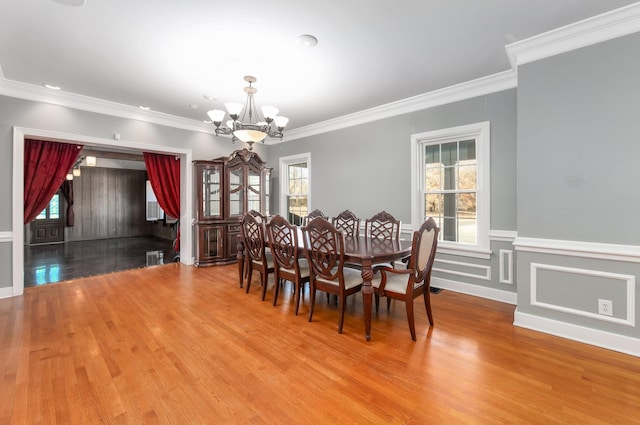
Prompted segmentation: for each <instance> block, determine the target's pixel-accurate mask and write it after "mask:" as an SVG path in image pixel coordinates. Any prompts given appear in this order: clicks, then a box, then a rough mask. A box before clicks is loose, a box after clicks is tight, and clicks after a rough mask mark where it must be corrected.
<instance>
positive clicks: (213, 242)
mask: <svg viewBox="0 0 640 425" xmlns="http://www.w3.org/2000/svg"><path fill="white" fill-rule="evenodd" d="M201 232H202V234H201V236H200V237H201V240H202V243H203V245H202V248H203V251H202V259H210V258H216V257H220V256H221V255H222V228H221V227H219V226H212V227H205V228H202V229H201Z"/></svg>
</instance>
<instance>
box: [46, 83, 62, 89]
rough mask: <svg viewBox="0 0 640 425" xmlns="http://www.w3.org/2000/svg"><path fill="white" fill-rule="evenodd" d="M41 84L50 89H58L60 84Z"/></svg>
mask: <svg viewBox="0 0 640 425" xmlns="http://www.w3.org/2000/svg"><path fill="white" fill-rule="evenodd" d="M43 86H45V87H46V88H48V89H51V90H60V86H56V85H53V84H43Z"/></svg>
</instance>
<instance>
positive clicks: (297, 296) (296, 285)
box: [293, 282, 302, 316]
mask: <svg viewBox="0 0 640 425" xmlns="http://www.w3.org/2000/svg"><path fill="white" fill-rule="evenodd" d="M293 290H294V291H295V300H294V301H293V302H295V303H296V309H295V312H296V316H297V315H298V309H299V308H300V297H301V294H300V293H301V292H302V284H301V283H300V282H295V283H294V287H293Z"/></svg>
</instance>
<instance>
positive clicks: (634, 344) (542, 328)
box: [513, 308, 640, 357]
mask: <svg viewBox="0 0 640 425" xmlns="http://www.w3.org/2000/svg"><path fill="white" fill-rule="evenodd" d="M513 324H514V326H519V327H521V328H527V329H531V330H534V331H538V332H543V333H547V334H551V335H555V336H559V337H561V338H566V339H570V340H573V341H578V342H582V343H585V344H589V345H594V346H596V347H601V348H606V349H608V350H613V351H619V352H621V353H624V354H629V355H632V356H636V357H640V340H638V339H637V338H631V337H628V336H624V335H618V334H612V333H609V332H604V331H601V330H597V329H591V328H586V327H584V326H578V325H573V324H570V323H565V322H560V321H557V320H552V319H547V318H544V317H540V316H535V315H533V314H528V313H522V312H519V311H518V309H517V308H516V311H515V313H514V320H513Z"/></svg>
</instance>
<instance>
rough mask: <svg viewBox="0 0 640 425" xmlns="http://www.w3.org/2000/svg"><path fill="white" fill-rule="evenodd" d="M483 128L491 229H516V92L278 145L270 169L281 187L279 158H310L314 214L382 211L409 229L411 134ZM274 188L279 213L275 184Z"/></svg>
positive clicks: (502, 93)
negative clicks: (486, 129) (487, 132)
mask: <svg viewBox="0 0 640 425" xmlns="http://www.w3.org/2000/svg"><path fill="white" fill-rule="evenodd" d="M482 121H490V122H491V164H492V167H491V182H492V188H491V191H492V192H491V228H492V229H500V230H516V210H515V199H516V164H515V157H516V90H515V89H514V90H507V91H503V92H499V93H494V94H490V95H486V96H482V97H478V98H474V99H470V100H465V101H461V102H456V103H452V104H448V105H443V106H438V107H435V108H431V109H426V110H422V111H418V112H413V113H410V114H405V115H400V116H396V117H391V118H387V119H384V120H380V121H376V122H373V123H369V124H364V125H359V126H355V127H350V128H345V129H342V130H337V131H332V132H330V133H325V134H320V135H316V136H311V137H307V138H304V139H299V140H293V141H291V142H287V143H279V144H276V145H274V146H272V147H271V149H270V157H271V160H270V163H271V165H272V166H273V167H274V177H275V178H278V181H279V176H278V174H279V169H278V161H279V158H280V157H283V156H288V155H295V154H299V153H304V152H310V153H311V173H312V175H311V185H312V189H311V190H312V193H311V197H312V201H311V203H312V205H311V208H312V209H314V208H320V209H321V210H322V211H324V212H325V213H326V214H328V215H332V216H333V215H336V214H338V213H339V212H340V211H342V210H344V209H345V208H348V209H350V210H351V211H353V212H354V213H355V214H356V215H358V216H359V217H363V218H365V217H370V216H372V215H373V214H375V213H377V212H379V211H381V210H383V209H384V210H386V211H388V212H389V213H391V214H393V215H394V216H395V217H396V218H398V219H400V220H402V222H403V223H407V224H409V223H410V222H411V199H410V185H411V175H410V174H411V173H410V165H411V164H410V137H411V135H412V134H416V133H422V132H427V131H431V130H439V129H443V128H449V127H455V126H460V125H466V124H471V123H476V122H482ZM273 189H274V192H273V193H274V200H273V203H272V207H273V208H272V211H274V212H276V211H278V203H279V187H278V185H277V184H275V182H274V187H273ZM414 224H415V223H414Z"/></svg>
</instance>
